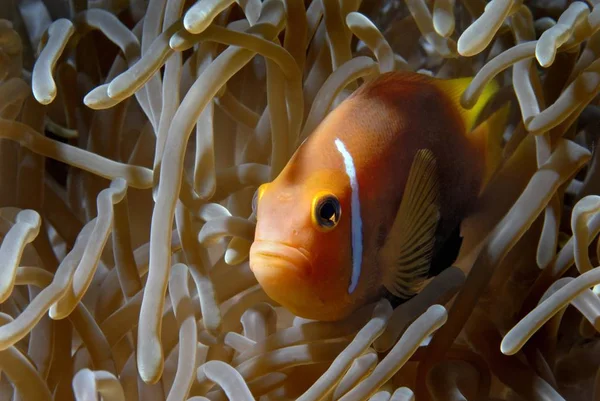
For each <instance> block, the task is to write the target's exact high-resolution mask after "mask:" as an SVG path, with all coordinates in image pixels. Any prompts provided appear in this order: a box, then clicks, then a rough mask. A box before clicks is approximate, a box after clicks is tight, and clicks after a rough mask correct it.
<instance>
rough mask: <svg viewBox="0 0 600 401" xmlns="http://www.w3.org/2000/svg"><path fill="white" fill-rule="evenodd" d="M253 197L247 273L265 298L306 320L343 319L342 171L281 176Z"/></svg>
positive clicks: (346, 277)
mask: <svg viewBox="0 0 600 401" xmlns="http://www.w3.org/2000/svg"><path fill="white" fill-rule="evenodd" d="M257 194H258V196H257V202H256V206H255V207H256V217H257V224H256V232H255V238H254V242H253V244H252V247H251V249H250V268H251V270H252V271H253V273H254V275H255V276H256V278H257V280H258V282H259V284H260V285H261V286H262V288H263V289H264V291H265V292H266V293H267V295H269V297H271V298H272V299H273V300H275V301H276V302H278V303H279V304H281V305H282V306H284V307H286V308H287V309H289V310H290V311H291V312H293V313H294V314H296V315H297V316H300V317H304V318H307V319H315V320H329V321H331V320H339V319H342V318H344V317H346V316H347V315H349V314H350V313H351V311H352V302H353V300H352V296H351V295H350V294H349V293H348V286H349V282H350V278H351V274H352V265H351V263H352V261H351V259H352V254H351V249H350V248H351V246H350V237H351V220H350V213H349V212H348V211H349V210H350V205H351V197H350V194H351V189H350V188H349V185H348V180H347V178H346V177H345V175H344V174H343V172H340V171H338V170H336V169H324V170H319V171H316V172H313V173H312V174H310V175H309V176H308V177H305V178H303V179H302V180H294V179H291V178H290V177H289V174H286V172H285V171H284V173H283V174H282V175H280V176H279V177H277V178H276V179H275V180H274V181H273V182H271V183H268V184H263V185H262V186H261V187H260V188H259V190H258V191H257Z"/></svg>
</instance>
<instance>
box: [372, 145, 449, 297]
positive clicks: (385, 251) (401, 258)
mask: <svg viewBox="0 0 600 401" xmlns="http://www.w3.org/2000/svg"><path fill="white" fill-rule="evenodd" d="M439 218H440V211H439V182H438V174H437V167H436V161H435V157H434V156H433V153H432V152H431V151H430V150H428V149H424V150H419V151H418V152H417V154H416V156H415V159H414V161H413V164H412V166H411V169H410V172H409V175H408V180H407V182H406V187H405V189H404V195H403V197H402V202H401V203H400V207H399V208H398V213H397V214H396V219H395V220H394V224H393V225H392V229H391V230H390V233H389V235H388V237H387V239H386V242H385V244H384V245H383V247H382V249H381V254H380V255H381V263H382V264H383V269H384V277H383V285H384V286H385V288H386V289H387V290H388V291H389V292H390V293H392V294H393V295H394V296H396V297H399V298H408V297H410V296H412V295H414V294H415V293H416V292H418V290H419V289H420V287H421V286H422V284H423V282H424V280H425V279H426V278H427V274H428V271H429V266H430V263H431V258H432V252H433V246H434V243H435V232H436V229H437V224H438V220H439Z"/></svg>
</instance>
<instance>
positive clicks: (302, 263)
mask: <svg viewBox="0 0 600 401" xmlns="http://www.w3.org/2000/svg"><path fill="white" fill-rule="evenodd" d="M250 269H251V270H252V271H253V272H254V274H255V275H257V274H258V275H263V274H264V275H271V274H281V273H291V274H292V275H294V276H297V277H299V278H308V277H309V276H310V275H311V273H312V263H311V261H310V259H309V254H308V252H307V251H306V250H304V249H302V248H297V247H294V246H291V245H286V244H283V243H280V242H275V241H265V240H255V241H254V242H253V243H252V246H251V247H250Z"/></svg>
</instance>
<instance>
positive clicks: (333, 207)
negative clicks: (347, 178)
mask: <svg viewBox="0 0 600 401" xmlns="http://www.w3.org/2000/svg"><path fill="white" fill-rule="evenodd" d="M319 217H320V218H321V220H322V221H323V222H324V223H325V224H327V225H332V224H334V223H335V222H336V220H337V203H336V201H335V200H333V199H328V200H326V201H325V202H324V203H323V204H322V205H321V208H320V209H319Z"/></svg>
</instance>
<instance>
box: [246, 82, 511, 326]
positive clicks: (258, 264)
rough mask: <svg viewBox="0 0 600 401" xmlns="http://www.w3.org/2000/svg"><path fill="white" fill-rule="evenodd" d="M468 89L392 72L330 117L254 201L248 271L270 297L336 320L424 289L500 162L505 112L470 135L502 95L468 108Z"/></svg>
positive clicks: (302, 312)
mask: <svg viewBox="0 0 600 401" xmlns="http://www.w3.org/2000/svg"><path fill="white" fill-rule="evenodd" d="M470 81H471V79H470V78H459V79H449V80H441V79H436V78H432V77H429V76H425V75H421V74H417V73H409V72H392V73H386V74H383V75H381V76H379V77H377V78H375V79H374V80H372V81H370V82H367V83H364V84H363V85H361V86H360V87H359V88H358V89H357V90H356V91H355V92H354V93H353V94H352V95H350V96H349V97H348V98H347V99H346V100H344V101H343V102H342V103H341V104H340V105H339V106H338V107H337V108H335V109H334V110H333V111H332V112H330V113H329V114H328V115H327V117H326V118H325V119H324V120H323V121H322V122H321V123H320V125H319V126H318V127H317V128H316V129H315V131H314V132H313V133H312V134H311V135H310V136H309V137H308V138H307V139H306V140H305V141H304V142H303V143H302V144H301V145H300V147H298V149H297V150H296V152H295V153H294V155H293V156H292V158H291V159H290V161H289V162H288V164H287V165H286V166H285V168H284V169H283V170H282V171H281V173H280V174H279V175H278V176H277V177H276V178H275V179H274V180H273V181H272V182H269V183H266V184H263V185H262V186H261V187H260V188H259V189H258V191H257V196H256V206H255V207H256V217H257V224H256V232H255V238H254V242H253V244H252V247H251V249H250V268H251V269H252V271H253V273H254V275H255V276H256V278H257V280H258V282H259V284H260V285H261V286H262V288H263V289H264V291H265V292H266V293H267V295H269V296H270V297H271V298H272V299H273V300H275V301H276V302H278V303H279V304H281V305H282V306H284V307H286V308H288V309H289V310H290V311H292V312H293V313H294V314H296V315H298V316H300V317H304V318H308V319H316V320H330V321H331V320H339V319H343V318H345V317H347V316H348V315H350V314H351V313H352V312H353V311H355V310H356V309H358V308H359V307H361V306H363V305H365V304H366V303H368V302H373V301H375V300H377V299H379V298H381V297H383V296H390V295H391V296H393V297H397V298H399V299H407V298H410V297H411V296H413V295H415V294H416V293H417V292H418V291H419V290H420V288H422V286H423V284H424V283H425V281H426V279H427V278H428V276H429V275H430V272H431V268H432V261H435V260H436V257H438V256H439V255H440V254H441V253H442V251H443V248H444V244H445V243H447V242H448V241H449V240H451V239H452V238H453V235H454V234H456V235H459V234H458V233H459V227H460V223H461V221H462V220H463V219H464V218H465V217H466V216H467V215H468V213H469V211H470V210H471V208H472V207H473V206H474V202H475V201H476V199H477V197H478V195H479V194H480V192H481V191H482V189H483V187H484V185H485V183H486V182H487V180H488V179H489V177H490V175H491V174H492V172H493V171H494V170H495V169H496V167H497V166H498V164H499V159H500V151H501V142H502V137H501V133H502V129H503V121H502V120H501V118H505V117H504V116H505V115H506V113H505V111H506V108H504V109H500V111H503V112H504V113H501V112H496V113H494V114H493V115H492V116H491V117H490V118H488V119H487V120H486V121H485V122H483V123H481V124H479V125H478V126H477V128H475V129H473V127H474V124H475V122H476V120H477V118H478V116H479V114H480V113H481V112H482V110H483V107H484V106H485V103H487V101H488V100H489V99H490V98H491V97H492V95H493V94H494V93H495V92H496V91H497V89H498V86H497V85H495V84H494V83H492V84H489V85H488V86H487V87H486V88H485V89H484V92H483V94H482V95H481V96H480V98H479V101H478V103H477V104H476V105H475V106H474V107H473V108H472V109H469V110H466V109H464V108H463V107H461V105H460V102H459V98H460V95H461V94H462V92H463V91H464V89H465V88H466V87H467V85H468V84H469V83H470ZM500 125H502V129H500ZM453 261H454V260H452V261H451V262H450V263H453ZM446 267H447V266H446Z"/></svg>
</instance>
